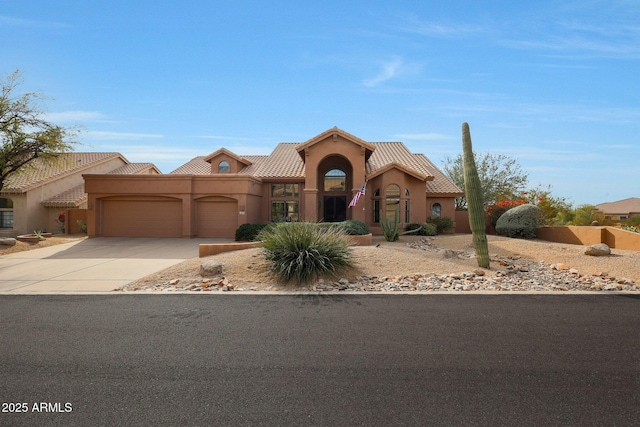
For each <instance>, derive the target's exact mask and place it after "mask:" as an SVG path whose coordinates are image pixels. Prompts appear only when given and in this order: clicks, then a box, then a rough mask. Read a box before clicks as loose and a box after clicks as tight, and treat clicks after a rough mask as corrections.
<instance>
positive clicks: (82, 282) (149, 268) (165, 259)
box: [0, 237, 229, 294]
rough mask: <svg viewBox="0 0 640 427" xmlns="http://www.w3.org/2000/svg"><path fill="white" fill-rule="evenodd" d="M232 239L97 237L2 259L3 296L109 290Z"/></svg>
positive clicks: (1, 290)
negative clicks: (206, 245) (203, 245)
mask: <svg viewBox="0 0 640 427" xmlns="http://www.w3.org/2000/svg"><path fill="white" fill-rule="evenodd" d="M228 241H229V239H169V238H164V239H153V238H125V237H98V238H92V239H85V240H81V241H78V242H71V243H65V244H61V245H56V246H50V247H47V248H42V249H35V250H32V251H25V252H19V253H15V254H10V255H3V256H0V294H34V293H92V292H109V291H113V290H114V289H117V288H119V287H121V286H123V285H126V284H127V283H130V282H132V281H134V280H136V279H139V278H141V277H144V276H147V275H149V274H151V273H154V272H156V271H159V270H162V269H164V268H167V267H170V266H172V265H174V264H178V263H180V262H182V261H184V260H185V259H189V258H194V257H197V256H198V245H200V244H201V243H222V242H228Z"/></svg>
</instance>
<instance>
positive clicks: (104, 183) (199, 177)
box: [84, 127, 463, 238]
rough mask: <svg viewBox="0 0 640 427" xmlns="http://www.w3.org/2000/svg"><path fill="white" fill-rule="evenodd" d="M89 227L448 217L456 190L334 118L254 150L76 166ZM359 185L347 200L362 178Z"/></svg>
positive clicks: (407, 156)
mask: <svg viewBox="0 0 640 427" xmlns="http://www.w3.org/2000/svg"><path fill="white" fill-rule="evenodd" d="M84 179H85V191H86V192H87V194H88V204H87V209H88V211H87V224H88V234H89V236H90V237H91V236H132V237H137V236H140V237H142V236H145V237H183V238H192V237H227V238H229V237H233V236H234V235H235V231H236V229H237V228H238V227H239V226H240V225H241V224H244V223H266V222H270V221H302V220H304V221H311V222H320V221H325V222H333V221H342V220H345V219H356V220H360V221H363V222H365V223H366V224H368V225H369V227H370V228H371V230H372V232H373V233H374V234H377V233H381V229H380V221H381V220H384V219H385V218H392V219H393V218H395V216H396V215H397V216H398V219H399V221H400V222H401V223H403V224H407V223H410V222H425V221H426V220H427V219H428V218H429V217H440V216H442V217H450V218H451V219H452V220H454V219H455V204H454V200H455V197H458V196H461V195H462V194H463V193H462V191H461V190H460V189H459V188H458V187H457V186H456V185H454V184H453V183H452V182H451V181H450V180H449V179H448V178H447V177H446V176H445V175H444V174H443V173H442V172H441V171H440V170H439V169H438V168H437V167H436V166H434V164H433V163H431V161H430V160H429V159H428V158H427V157H426V156H425V155H423V154H414V153H411V152H410V151H409V150H408V149H407V147H406V146H405V145H404V144H403V143H401V142H367V141H364V140H362V139H360V138H358V137H356V136H354V135H351V134H349V133H347V132H345V131H343V130H341V129H338V128H336V127H334V128H332V129H329V130H327V131H325V132H322V133H321V134H319V135H316V136H314V137H313V138H311V139H309V140H308V141H306V142H301V143H286V142H285V143H280V144H278V145H277V146H276V147H275V149H274V150H273V152H272V153H271V154H269V155H263V156H255V155H254V156H242V155H239V154H236V153H233V152H231V151H229V150H227V149H225V148H220V149H218V150H217V151H214V152H213V153H211V154H209V155H206V156H201V157H196V158H194V159H192V160H191V161H189V162H187V163H186V164H184V165H182V166H180V167H179V168H178V169H176V170H175V171H173V172H171V173H170V174H164V175H153V176H151V175H136V176H124V175H115V174H96V173H86V174H84ZM365 182H366V183H367V184H366V191H365V194H364V195H363V196H362V197H360V199H359V201H358V203H357V205H356V206H355V207H349V204H350V202H351V201H352V199H353V197H354V196H355V195H356V194H357V193H358V191H359V190H360V189H361V187H362V186H363V184H364V183H365Z"/></svg>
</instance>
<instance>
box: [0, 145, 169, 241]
mask: <svg viewBox="0 0 640 427" xmlns="http://www.w3.org/2000/svg"><path fill="white" fill-rule="evenodd" d="M84 173H98V174H119V175H120V174H125V175H131V174H145V175H149V174H156V175H157V174H160V171H159V170H158V168H156V167H155V166H154V165H153V164H151V163H131V162H129V161H128V160H127V159H126V158H124V157H123V156H122V155H121V154H119V153H99V152H74V153H68V154H63V155H60V156H58V157H56V158H55V159H50V160H45V159H42V158H38V159H35V160H34V161H33V162H31V163H30V164H29V165H28V166H24V167H23V168H21V169H20V170H19V171H18V172H16V173H14V174H11V175H9V177H8V178H7V180H6V181H5V183H4V186H3V188H2V191H1V192H0V237H16V236H19V235H21V234H29V233H33V232H34V231H35V230H41V231H48V232H51V233H60V232H61V231H62V228H63V226H66V224H63V223H61V222H60V214H61V213H63V212H65V211H68V210H69V209H86V206H87V194H86V193H85V191H84V180H83V178H82V174H84Z"/></svg>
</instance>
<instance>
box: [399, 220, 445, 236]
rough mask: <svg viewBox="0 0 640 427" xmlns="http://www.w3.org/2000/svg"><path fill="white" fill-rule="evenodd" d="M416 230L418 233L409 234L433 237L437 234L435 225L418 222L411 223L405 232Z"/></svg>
mask: <svg viewBox="0 0 640 427" xmlns="http://www.w3.org/2000/svg"><path fill="white" fill-rule="evenodd" d="M418 229H419V230H420V231H416V232H415V233H411V234H414V235H416V236H435V235H436V234H437V232H438V230H437V228H436V226H435V224H431V223H424V224H420V223H419V222H412V223H409V224H408V225H407V232H409V231H413V230H418Z"/></svg>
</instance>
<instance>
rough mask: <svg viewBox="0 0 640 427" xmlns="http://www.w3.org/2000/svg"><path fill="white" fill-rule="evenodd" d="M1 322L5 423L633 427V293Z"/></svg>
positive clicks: (637, 404)
mask: <svg viewBox="0 0 640 427" xmlns="http://www.w3.org/2000/svg"><path fill="white" fill-rule="evenodd" d="M0 320H1V323H0V324H1V326H2V330H1V332H0V340H1V342H0V397H1V401H2V405H3V406H2V412H1V413H0V425H3V426H20V425H29V426H45V425H46V426H88V425H91V426H100V425H104V426H118V425H122V426H161V425H171V426H178V425H181V426H182V425H184V426H192V425H193V426H195V425H202V426H205V425H206V426H227V425H229V426H237V425H251V426H254V425H266V426H285V425H295V426H306V425H309V426H343V425H344V426H400V425H416V426H417V425H421V426H422V425H427V426H467V425H468V426H604V425H606V426H632V425H638V422H639V420H640V299H639V298H638V296H636V295H630V296H622V295H619V296H614V295H610V296H602V295H576V296H533V295H526V296H525V295H521V296H506V295H495V296H493V295H455V296H449V295H390V296H380V295H375V296H355V295H354V296H351V295H349V296H347V295H345V296H340V295H336V296H319V295H318V296H316V295H299V296H263V295H260V296H248V295H226V294H225V295H211V296H202V295H197V296H195V295H173V296H167V295H135V296H133V295H116V296H8V295H5V296H1V297H0ZM25 403H26V405H23V404H25ZM17 408H19V409H25V410H26V412H21V413H16V412H15V411H16V410H17ZM47 411H49V412H47ZM10 412H11V413H10Z"/></svg>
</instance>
